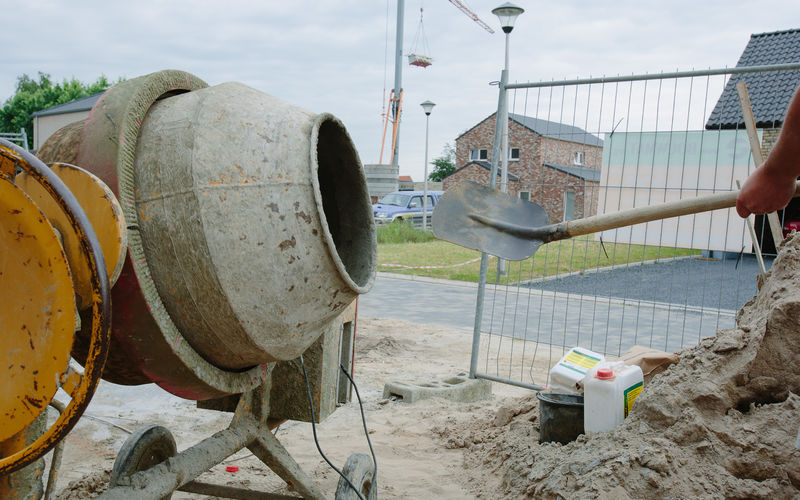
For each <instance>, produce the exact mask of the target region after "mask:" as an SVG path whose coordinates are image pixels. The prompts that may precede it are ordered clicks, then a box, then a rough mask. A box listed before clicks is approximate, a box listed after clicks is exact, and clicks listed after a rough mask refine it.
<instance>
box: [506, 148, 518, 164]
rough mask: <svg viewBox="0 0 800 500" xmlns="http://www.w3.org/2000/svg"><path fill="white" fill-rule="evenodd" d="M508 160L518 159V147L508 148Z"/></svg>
mask: <svg viewBox="0 0 800 500" xmlns="http://www.w3.org/2000/svg"><path fill="white" fill-rule="evenodd" d="M508 161H519V148H508Z"/></svg>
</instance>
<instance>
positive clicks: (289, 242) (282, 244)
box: [278, 236, 297, 251]
mask: <svg viewBox="0 0 800 500" xmlns="http://www.w3.org/2000/svg"><path fill="white" fill-rule="evenodd" d="M295 245H297V240H296V239H295V237H294V236H292V239H290V240H283V241H281V242H280V244H279V245H278V247H279V248H280V249H281V251H283V250H286V249H288V248H294V247H295Z"/></svg>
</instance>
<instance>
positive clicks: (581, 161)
mask: <svg viewBox="0 0 800 500" xmlns="http://www.w3.org/2000/svg"><path fill="white" fill-rule="evenodd" d="M572 163H574V164H575V165H586V156H585V155H584V154H583V151H575V154H574V155H573V156H572Z"/></svg>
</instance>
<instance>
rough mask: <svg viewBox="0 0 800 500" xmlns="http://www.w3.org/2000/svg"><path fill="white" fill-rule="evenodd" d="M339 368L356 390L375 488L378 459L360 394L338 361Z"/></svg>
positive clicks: (353, 381) (351, 378)
mask: <svg viewBox="0 0 800 500" xmlns="http://www.w3.org/2000/svg"><path fill="white" fill-rule="evenodd" d="M339 368H340V369H341V370H342V372H343V373H344V376H345V377H347V380H349V381H350V383H351V384H353V389H355V391H356V398H357V399H358V408H359V409H360V410H361V423H362V424H363V425H364V436H365V437H366V438H367V444H368V445H369V452H370V453H371V454H372V465H373V469H372V487H373V488H375V487H376V486H375V485H376V484H377V482H378V459H377V458H375V450H374V449H373V448H372V440H371V439H370V438H369V430H367V417H365V416H364V404H363V403H362V402H361V394H359V393H358V386H357V385H356V382H355V380H353V377H351V376H350V374H349V373H347V370H346V369H345V367H344V365H342V364H341V363H339Z"/></svg>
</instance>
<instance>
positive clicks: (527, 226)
mask: <svg viewBox="0 0 800 500" xmlns="http://www.w3.org/2000/svg"><path fill="white" fill-rule="evenodd" d="M738 194H739V192H738V191H726V192H723V193H716V194H711V195H707V196H700V197H697V198H687V199H683V200H677V201H670V202H667V203H662V204H659V205H650V206H646V207H637V208H632V209H629V210H623V211H620V212H615V213H608V214H602V215H594V216H592V217H586V218H583V219H577V220H572V221H568V222H561V223H558V224H550V225H548V224H547V213H546V212H545V210H544V209H543V208H542V207H540V206H539V205H537V204H535V203H531V202H529V201H524V200H521V199H519V198H516V197H514V196H511V195H508V194H506V193H501V192H500V191H498V190H496V189H491V188H489V187H487V186H484V185H482V184H478V183H475V182H472V181H464V182H461V183H460V184H457V185H456V186H454V187H452V188H450V189H448V190H447V191H445V193H444V195H443V196H442V197H441V198H440V199H439V203H437V204H436V208H435V209H434V211H433V215H432V216H431V226H432V228H433V234H435V235H436V237H437V238H439V239H442V240H446V241H449V242H451V243H455V244H457V245H461V246H463V247H467V248H472V249H474V250H480V251H482V252H486V253H489V254H491V255H496V256H498V257H501V258H503V259H507V260H523V259H527V258H528V257H530V256H531V255H533V254H534V253H536V250H537V249H538V248H539V246H540V245H543V244H545V243H549V242H551V241H556V240H564V239H567V238H572V237H573V236H580V235H583V234H591V233H595V232H598V231H605V230H608V229H616V228H619V227H624V226H632V225H634V224H640V223H642V222H650V221H654V220H659V219H668V218H670V217H677V216H680V215H690V214H696V213H701V212H708V211H711V210H718V209H721V208H731V207H734V206H736V197H737V195H738ZM797 196H800V184H798V185H797V188H796V190H795V197H797Z"/></svg>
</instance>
